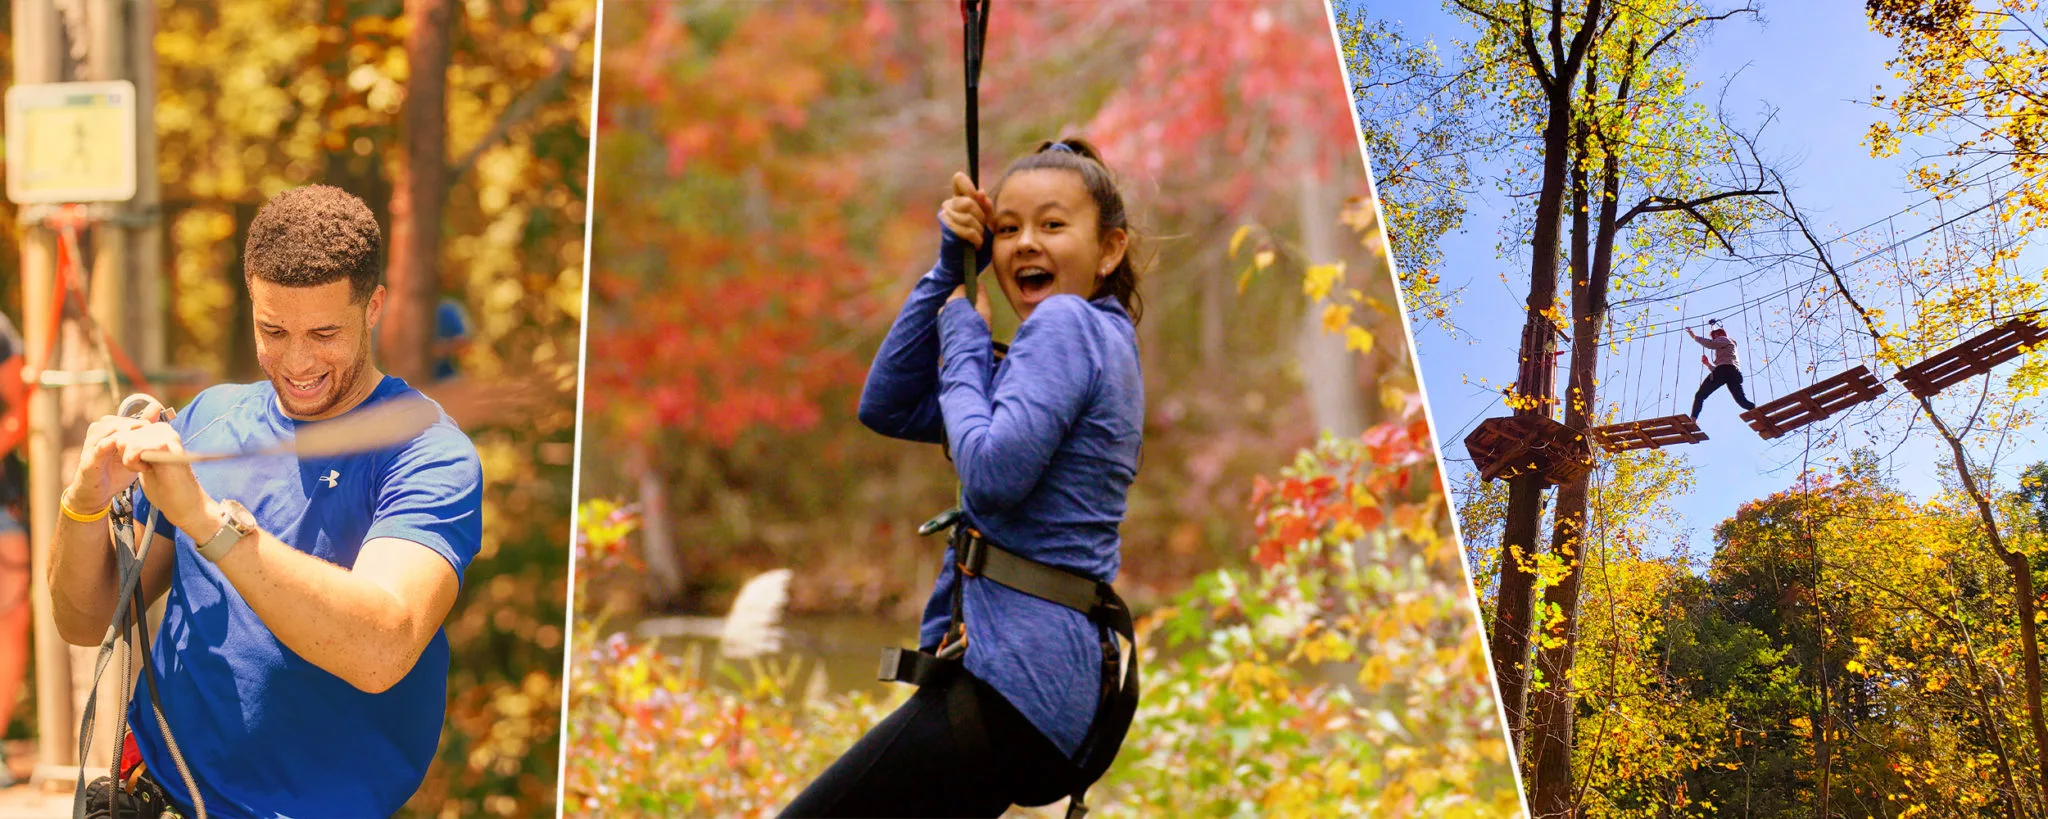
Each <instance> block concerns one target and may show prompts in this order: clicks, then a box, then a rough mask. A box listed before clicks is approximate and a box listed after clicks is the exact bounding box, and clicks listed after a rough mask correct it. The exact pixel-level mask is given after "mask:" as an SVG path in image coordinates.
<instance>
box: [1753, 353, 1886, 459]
mask: <svg viewBox="0 0 2048 819" xmlns="http://www.w3.org/2000/svg"><path fill="white" fill-rule="evenodd" d="M1883 394H1884V384H1883V383H1882V382H1880V381H1878V380H1877V376H1874V375H1871V374H1870V368H1869V367H1863V366H1858V367H1857V368H1856V369H1853V370H1850V371H1848V372H1845V373H1841V374H1838V375H1835V376H1832V377H1830V378H1828V379H1827V380H1825V381H1822V382H1820V383H1818V384H1814V385H1813V386H1810V387H1807V388H1805V389H1803V390H1799V391H1798V392H1794V393H1792V394H1790V395H1787V396H1785V397H1783V398H1779V399H1777V400H1775V401H1772V402H1770V403H1767V404H1760V405H1758V406H1757V408H1756V409H1753V410H1748V411H1745V412H1743V413H1742V420H1744V421H1747V422H1749V428H1750V429H1753V430H1756V434H1758V435H1761V436H1763V439H1764V440H1766V441H1768V440H1770V439H1772V438H1776V437H1778V436H1780V435H1783V434H1785V433H1787V432H1791V431H1792V430H1795V429H1798V428H1800V427H1803V426H1806V425H1807V424H1811V423H1813V422H1815V421H1818V420H1821V419H1823V418H1826V417H1828V416H1830V415H1833V414H1835V413H1838V412H1841V411H1842V410H1845V409H1848V408H1850V407H1853V406H1856V405H1857V404H1861V403H1863V402H1865V401H1868V400H1870V399H1872V398H1876V397H1878V396H1880V395H1883Z"/></svg>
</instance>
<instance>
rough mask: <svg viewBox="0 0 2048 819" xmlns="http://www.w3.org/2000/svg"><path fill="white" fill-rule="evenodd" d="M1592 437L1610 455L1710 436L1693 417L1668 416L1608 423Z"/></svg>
mask: <svg viewBox="0 0 2048 819" xmlns="http://www.w3.org/2000/svg"><path fill="white" fill-rule="evenodd" d="M1591 434H1592V436H1593V441H1594V442H1595V443H1598V444H1599V445H1600V448H1601V449H1604V450H1607V451H1608V452H1627V451H1629V450H1632V449H1658V448H1662V447H1667V446H1671V445H1673V444H1696V443H1699V442H1701V441H1704V440H1707V434H1706V433H1705V432H1701V431H1700V425H1699V423H1698V422H1696V421H1694V420H1693V419H1692V416H1690V415H1666V416H1664V417H1662V418H1645V419H1643V420H1641V421H1630V422H1627V423H1623V424H1609V425H1607V426H1604V427H1594V428H1593V430H1592V433H1591Z"/></svg>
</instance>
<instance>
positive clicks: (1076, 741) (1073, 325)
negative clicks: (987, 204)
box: [860, 232, 1145, 756]
mask: <svg viewBox="0 0 2048 819" xmlns="http://www.w3.org/2000/svg"><path fill="white" fill-rule="evenodd" d="M942 234H943V239H942V240H941V242H940V254H939V263H938V265H937V266H935V267H934V268H933V269H932V270H931V272H929V273H926V274H925V276H924V278H922V279H919V280H918V283H917V286H916V288H915V289H913V290H912V291H911V293H910V298H909V299H907V300H905V302H904V304H903V310H902V312H900V313H898V314H897V317H896V324H895V325H894V326H892V327H891V328H889V335H888V337H887V338H885V339H884V340H883V342H882V349H881V351H880V352H878V353H876V355H875V363H874V367H873V368H872V369H870V370H869V371H868V380H867V385H866V388H865V389H864V390H863V391H862V392H861V401H860V419H861V422H862V423H864V424H866V425H867V426H868V427H869V428H871V429H873V430H875V431H876V432H880V433H882V434H884V435H889V436H892V437H896V438H903V439H907V440H912V441H923V442H927V443H937V442H940V441H945V442H946V443H947V444H948V446H949V449H950V452H951V454H952V457H953V466H954V469H955V470H956V471H957V472H958V473H959V476H960V483H961V488H962V494H963V495H964V499H965V501H966V508H967V517H968V520H969V521H970V522H971V523H972V524H973V525H974V527H975V528H977V529H979V530H981V532H982V533H983V534H984V535H986V536H987V537H988V538H989V539H990V540H992V541H994V542H995V543H996V544H998V545H1000V546H1002V547H1003V548H1005V549H1008V550H1010V551H1012V552H1015V553H1017V554H1020V555H1023V556H1024V557H1028V558H1030V559H1032V560H1036V561H1039V562H1041V563H1046V564H1050V565H1053V566H1058V567H1060V568H1064V569H1068V570H1070V571H1074V572H1077V573H1079V574H1082V575H1086V576H1088V577H1092V578H1097V579H1101V580H1107V581H1114V580H1115V579H1116V574H1117V569H1118V566H1119V562H1120V561H1119V555H1118V546H1119V543H1120V541H1119V539H1118V535H1117V527H1118V525H1119V524H1121V523H1122V522H1123V517H1124V509H1125V496H1126V494H1127V493H1128V491H1129V489H1130V485H1131V481H1132V480H1134V479H1135V478H1136V476H1137V469H1138V448H1139V441H1140V437H1141V434H1142V431H1143V424H1144V417H1145V395H1144V380H1143V378H1142V376H1141V374H1140V371H1139V364H1138V343H1137V335H1136V332H1135V331H1134V329H1133V328H1132V326H1131V320H1130V316H1129V314H1127V313H1125V312H1124V309H1123V306H1122V305H1120V304H1118V303H1117V301H1116V300H1115V299H1113V298H1107V297H1105V298H1100V299H1096V300H1094V301H1087V300H1083V299H1081V298H1080V297H1078V296H1071V295H1060V296H1054V297H1052V298H1050V299H1047V300H1046V301H1045V302H1044V303H1042V304H1040V305H1039V306H1038V307H1037V309H1035V310H1034V311H1032V314H1031V318H1030V319H1028V320H1026V321H1025V322H1024V323H1023V325H1022V326H1020V327H1019V328H1018V331H1017V338H1016V340H1015V341H1013V342H1012V343H1011V345H1010V350H1009V354H1008V355H1007V356H1006V357H1005V358H1004V359H1003V361H1002V362H1000V363H997V362H996V361H995V353H994V347H993V343H992V342H991V340H990V338H989V330H988V325H987V323H986V322H984V321H982V319H981V316H980V315H979V314H977V313H975V312H974V309H973V308H972V307H971V306H970V305H968V304H967V302H966V301H965V300H960V301H957V302H954V303H947V302H946V298H947V297H948V296H949V295H950V294H951V293H952V291H953V288H955V287H957V286H959V284H960V282H961V271H960V267H961V264H960V259H961V255H962V253H963V252H964V248H965V245H964V244H963V243H961V242H960V241H959V240H958V239H956V238H955V237H953V236H952V235H951V234H950V233H943V232H942ZM942 308H943V309H942ZM942 359H943V361H944V364H943V365H941V363H940V362H941V360H942ZM952 558H953V556H952V554H951V550H950V549H949V550H948V553H947V555H946V561H945V565H944V567H943V568H942V569H941V570H940V573H939V579H938V584H937V585H936V586H935V587H934V588H933V589H932V595H931V599H930V601H929V602H928V603H927V604H926V606H925V616H924V623H923V626H922V628H921V629H920V630H919V642H920V644H922V645H924V646H927V647H929V646H932V645H935V644H937V643H938V642H939V639H940V638H941V637H942V636H943V635H944V633H945V629H946V622H947V619H948V616H949V615H950V613H951V611H952V607H951V599H952V593H953V584H955V583H958V582H959V573H958V570H956V569H955V568H954V566H953V559H952ZM963 598H964V616H965V617H966V620H967V638H968V639H967V656H966V658H965V661H966V664H967V670H968V671H969V672H971V673H973V674H974V675H975V676H976V677H978V678H980V679H982V680H984V681H986V682H987V683H988V684H989V685H991V686H993V687H994V688H995V689H996V691H998V692H1000V693H1001V694H1002V695H1003V697H1004V698H1005V699H1007V700H1009V701H1010V704H1011V705H1013V706H1016V708H1017V710H1018V711H1019V712H1021V713H1022V714H1023V715H1024V716H1025V718H1026V719H1029V720H1030V721H1031V723H1032V725H1035V726H1037V727H1038V729H1039V731H1040V732H1042V733H1044V734H1045V735H1046V737H1047V738H1049V739H1051V740H1052V741H1053V744H1055V745H1057V746H1058V747H1059V748H1060V750H1062V751H1064V752H1066V753H1067V754H1068V755H1069V756H1072V755H1073V754H1074V753H1076V752H1077V750H1078V749H1079V747H1080V744H1081V739H1082V737H1083V736H1085V735H1086V734H1087V731H1088V726H1089V724H1090V723H1091V722H1093V721H1094V718H1095V706H1096V698H1097V696H1098V695H1099V693H1100V690H1101V688H1100V686H1101V673H1102V672H1101V662H1102V647H1101V642H1100V637H1099V635H1100V629H1099V628H1098V627H1097V626H1095V625H1094V624H1092V623H1090V622H1088V618H1087V617H1086V616H1084V615H1083V614H1081V613H1080V612H1077V611H1074V610H1072V609H1069V608H1066V607H1064V606H1060V605H1058V604H1055V603H1050V602H1046V601H1044V600H1040V599H1038V598H1036V597H1032V596H1030V595H1027V594H1024V593H1022V592H1018V591H1015V590H1012V589H1009V588H1006V587H1003V586H1001V585H998V584H995V583H992V582H988V581H986V580H983V579H980V578H970V579H969V582H968V584H967V586H966V588H965V590H964V594H963Z"/></svg>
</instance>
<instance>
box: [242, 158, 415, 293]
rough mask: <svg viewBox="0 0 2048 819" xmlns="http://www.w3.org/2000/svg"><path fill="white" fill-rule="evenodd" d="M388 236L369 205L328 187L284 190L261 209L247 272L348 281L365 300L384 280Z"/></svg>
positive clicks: (279, 278)
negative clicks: (380, 226)
mask: <svg viewBox="0 0 2048 819" xmlns="http://www.w3.org/2000/svg"><path fill="white" fill-rule="evenodd" d="M383 253H384V234H383V232H382V231H381V230H379V229H378V228H377V216H376V214H374V213H371V212H370V206H369V205H366V204H363V200H361V199H357V198H356V197H355V196H354V195H353V194H350V193H349V192H348V191H344V190H342V189H340V188H336V187H331V186H328V185H307V186H305V187H300V188H293V189H291V190H288V191H285V192H284V193H280V194H278V195H277V196H275V197H272V198H271V200H270V201H269V202H267V203H265V204H264V205H263V209H262V210H259V211H257V212H256V218H255V220H253V221H251V222H250V223H249V240H248V243H247V244H246V245H245V246H244V249H243V254H242V258H243V261H242V275H243V277H244V278H249V279H262V280H264V281H267V282H271V283H273V284H281V285H284V286H286V287H316V286H319V285H323V284H327V283H330V282H334V281H338V280H340V279H343V278H347V279H348V283H349V295H350V298H351V299H352V300H354V301H357V302H361V301H364V300H367V299H369V298H370V294H371V293H374V292H376V290H377V284H378V282H379V280H380V279H382V278H383V275H382V271H383V264H382V257H383Z"/></svg>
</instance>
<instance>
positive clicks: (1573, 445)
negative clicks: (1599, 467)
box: [1465, 415, 1593, 486]
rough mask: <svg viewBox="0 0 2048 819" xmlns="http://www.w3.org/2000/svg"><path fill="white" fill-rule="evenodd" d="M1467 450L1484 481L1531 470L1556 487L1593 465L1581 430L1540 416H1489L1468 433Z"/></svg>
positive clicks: (1590, 449) (1508, 477) (1511, 476)
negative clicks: (1580, 432)
mask: <svg viewBox="0 0 2048 819" xmlns="http://www.w3.org/2000/svg"><path fill="white" fill-rule="evenodd" d="M1465 451H1466V452H1467V453H1469V454H1470V455H1471V456H1472V465H1473V466H1474V467H1475V468H1476V469H1478V470H1479V477H1480V479H1481V480H1487V481H1490V480H1493V479H1495V478H1501V479H1513V478H1515V477H1518V476H1520V475H1523V474H1527V473H1528V472H1530V471H1532V470H1533V471H1536V472H1539V473H1541V474H1542V475H1543V479H1544V480H1545V481H1546V482H1548V483H1550V484H1551V485H1553V486H1561V485H1564V484H1566V483H1570V482H1571V481H1572V480H1573V479H1575V478H1577V477H1578V476H1580V475H1583V474H1585V473H1586V472H1587V471H1588V470H1590V469H1592V468H1593V450H1592V448H1591V447H1590V446H1588V445H1587V443H1586V436H1584V435H1581V434H1579V432H1578V430H1575V429H1572V428H1571V427H1568V426H1565V425H1564V424H1561V423H1558V422H1557V421H1556V420H1554V419H1550V418H1546V417H1543V416H1541V415H1512V416H1506V417H1501V418H1488V419H1486V420H1485V421H1481V422H1480V423H1479V426H1478V428H1476V429H1474V430H1472V432H1471V434H1469V435H1466V436H1465Z"/></svg>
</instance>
